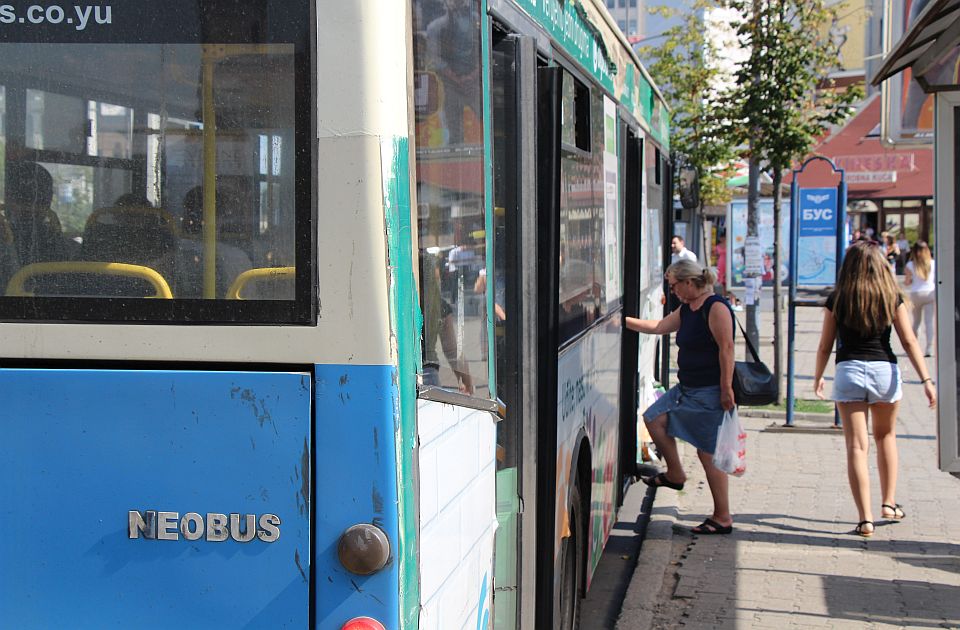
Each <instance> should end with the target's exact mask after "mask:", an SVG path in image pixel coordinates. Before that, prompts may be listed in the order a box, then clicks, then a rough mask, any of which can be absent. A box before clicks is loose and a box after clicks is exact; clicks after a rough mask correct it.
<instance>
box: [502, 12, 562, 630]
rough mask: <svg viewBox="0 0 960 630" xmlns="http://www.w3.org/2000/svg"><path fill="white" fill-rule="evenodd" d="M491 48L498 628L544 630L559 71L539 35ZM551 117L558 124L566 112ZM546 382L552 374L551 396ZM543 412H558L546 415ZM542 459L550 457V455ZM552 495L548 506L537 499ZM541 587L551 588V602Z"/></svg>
mask: <svg viewBox="0 0 960 630" xmlns="http://www.w3.org/2000/svg"><path fill="white" fill-rule="evenodd" d="M491 41H492V46H491V57H492V59H491V83H492V86H491V88H492V89H491V95H492V107H491V111H492V129H493V134H492V135H493V171H494V173H493V199H494V202H493V206H494V219H493V220H494V239H493V250H494V256H493V269H494V271H493V273H492V274H490V275H491V277H492V283H491V286H492V291H491V294H492V295H491V297H490V298H489V299H491V300H492V302H493V305H492V308H491V309H490V312H492V313H493V314H494V316H493V318H492V319H493V323H494V339H495V346H496V362H497V364H496V365H497V369H496V373H497V393H498V397H499V398H500V400H501V401H502V402H503V403H504V405H505V408H506V414H505V419H504V421H503V422H501V423H500V424H499V425H498V427H497V450H498V456H497V467H498V472H497V518H498V521H499V527H498V529H497V538H496V569H495V579H494V582H495V586H494V615H495V617H494V626H495V627H496V628H498V629H511V628H526V627H540V620H541V616H540V615H541V614H542V613H541V610H540V607H538V606H537V602H546V604H547V606H548V608H547V613H548V614H552V607H551V606H552V593H553V591H552V584H553V579H552V567H553V556H552V550H553V525H552V522H553V521H552V518H551V519H550V522H549V523H544V522H543V521H542V519H541V518H540V516H541V515H546V517H548V518H549V517H551V515H552V510H553V503H552V502H553V497H554V495H555V483H553V481H552V476H553V472H552V470H553V468H552V467H551V468H550V469H549V470H545V469H543V468H542V466H543V465H544V463H546V464H553V462H554V455H553V451H554V449H555V446H554V445H555V443H556V428H555V427H554V430H553V432H552V433H549V432H548V433H547V434H546V435H542V433H541V425H543V424H546V425H547V427H546V428H547V429H549V425H550V424H551V423H552V422H553V418H554V417H555V413H554V411H553V410H554V409H555V407H556V384H555V380H556V348H557V344H556V340H555V339H554V340H553V342H552V343H551V342H550V341H549V340H547V341H544V338H545V335H549V334H551V333H554V332H555V326H550V325H549V322H550V321H555V309H556V305H555V300H552V299H544V296H553V295H555V292H551V291H549V290H546V291H545V290H544V289H543V282H544V279H545V275H544V273H543V269H542V267H541V266H540V265H539V264H538V262H539V261H540V260H541V259H542V258H543V257H542V256H541V254H540V249H539V248H540V247H541V246H542V245H541V243H542V242H543V240H544V239H543V237H542V232H541V226H540V225H539V223H538V220H539V219H538V212H537V205H538V199H539V198H542V195H543V193H541V189H540V186H539V185H538V182H539V181H540V179H541V171H542V170H543V167H542V164H540V163H539V162H540V160H539V159H538V155H539V153H540V149H539V146H538V145H539V143H540V142H541V141H542V140H541V139H540V138H538V135H537V134H538V132H537V130H538V118H539V117H541V116H542V113H541V112H539V111H538V103H539V102H540V99H541V95H540V94H538V91H539V89H540V86H542V85H543V83H544V80H543V79H542V77H541V78H540V79H538V73H544V72H546V73H548V74H551V73H552V74H556V71H555V70H553V71H551V70H543V69H538V65H539V62H538V59H537V49H536V42H535V40H534V38H532V37H527V36H523V35H517V34H513V33H509V32H508V31H507V29H506V28H501V27H500V26H499V25H496V24H495V25H494V27H493V33H492V39H491ZM548 93H553V92H551V90H548ZM555 93H556V94H559V92H558V91H557V92H555ZM551 115H552V116H554V120H555V121H556V124H559V105H557V109H556V111H554V112H552V113H551ZM544 126H545V127H546V128H555V127H556V125H555V124H549V125H544ZM558 140H559V139H558ZM548 172H549V169H548ZM552 181H553V182H554V184H555V182H556V180H555V179H553V180H552ZM554 184H551V185H548V186H546V190H548V191H549V190H552V189H553V188H554ZM545 240H546V241H547V242H549V243H553V242H555V240H554V239H550V238H547V239H545ZM546 259H547V260H552V259H553V258H551V257H550V256H549V255H548V256H547V258H546ZM553 273H554V274H555V273H556V270H555V268H554V270H553ZM548 275H549V274H548ZM554 286H555V285H554ZM551 309H552V310H551ZM551 313H554V315H551ZM541 374H547V375H549V374H553V379H554V380H553V385H552V388H551V386H550V385H549V383H546V382H544V381H543V380H541V379H542V377H541ZM547 392H549V393H547ZM542 409H546V410H547V411H548V412H550V413H548V414H547V415H544V414H543V413H541V410H542ZM544 449H546V450H544ZM544 452H546V453H547V454H548V455H549V456H547V457H544V456H542V454H543V453H544ZM544 497H546V498H547V499H548V500H543V501H540V500H538V498H539V499H543V498H544ZM542 510H543V511H542ZM535 550H536V551H537V554H534V551H535ZM541 552H542V553H544V554H549V555H544V556H541V555H540V553H541ZM545 569H546V570H548V571H549V573H546V574H545V573H544V570H545ZM541 580H544V581H543V582H542V583H543V584H546V585H547V586H548V590H546V591H545V592H544V596H543V597H541V596H540V595H541V593H540V590H539V588H540V585H541ZM544 597H545V598H544ZM548 625H549V624H548ZM545 627H547V626H545Z"/></svg>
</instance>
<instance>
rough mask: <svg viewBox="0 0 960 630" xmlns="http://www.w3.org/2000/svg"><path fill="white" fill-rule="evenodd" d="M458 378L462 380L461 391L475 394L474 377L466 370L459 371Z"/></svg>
mask: <svg viewBox="0 0 960 630" xmlns="http://www.w3.org/2000/svg"><path fill="white" fill-rule="evenodd" d="M456 374H457V380H458V381H460V393H461V394H467V395H468V396H472V395H473V379H472V378H470V375H469V374H467V373H465V372H457V373H456Z"/></svg>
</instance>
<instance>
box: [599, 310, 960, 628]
mask: <svg viewBox="0 0 960 630" xmlns="http://www.w3.org/2000/svg"><path fill="white" fill-rule="evenodd" d="M740 315H742V314H740ZM797 316H798V326H797V346H796V347H797V350H796V353H795V360H796V366H797V377H796V380H795V382H796V395H797V397H800V398H813V397H814V395H813V372H814V361H815V354H816V345H817V341H818V339H819V332H820V324H821V322H822V310H821V309H819V308H802V309H798V313H797ZM741 321H742V320H741ZM784 324H786V317H784ZM771 329H772V313H770V312H769V311H768V312H765V313H763V314H762V321H761V331H763V333H764V334H762V335H761V345H762V346H763V349H762V351H761V354H762V355H765V356H762V358H763V360H764V361H765V362H767V364H768V365H771V366H772V349H771V347H770V344H769V342H768V341H769V338H770V334H769V332H768V331H770V330H771ZM738 338H739V334H738ZM893 338H894V349H895V351H897V352H898V355H899V362H900V367H901V370H902V372H903V379H904V388H903V394H904V397H903V402H902V403H901V407H900V416H899V420H898V426H897V444H898V448H899V455H900V475H899V484H898V492H897V501H898V502H900V503H902V504H903V506H904V509H905V510H906V513H907V516H906V518H904V519H903V521H901V522H887V521H883V520H877V521H876V524H877V527H876V533H875V534H874V536H873V537H872V538H870V539H863V538H860V537H859V536H856V535H855V534H853V533H852V532H853V528H854V526H855V525H856V522H857V520H858V519H857V512H856V507H855V506H854V503H853V497H852V495H851V493H850V488H849V485H848V482H847V475H846V456H845V449H844V442H843V435H842V433H841V431H840V430H835V429H830V428H829V424H830V423H829V422H827V423H821V424H820V426H821V427H822V428H823V430H822V431H819V432H795V433H789V432H783V430H781V431H779V432H774V431H770V430H767V429H768V428H769V427H770V426H771V425H772V424H773V425H774V426H776V427H777V428H780V425H782V421H781V420H772V419H769V418H751V417H744V418H743V422H744V426H745V428H746V430H747V472H746V474H745V475H744V476H743V477H741V478H739V479H734V478H731V480H730V481H731V483H730V495H731V504H732V506H733V511H734V520H735V526H734V532H733V534H732V535H730V536H694V535H692V534H691V533H690V528H691V527H693V526H695V525H697V524H698V523H700V522H701V521H702V520H703V519H704V518H705V517H706V516H709V515H710V513H711V511H712V501H711V498H710V492H709V489H708V487H707V484H706V480H705V479H704V476H703V469H702V468H701V467H700V464H699V461H698V460H697V458H696V453H695V451H694V449H693V448H692V447H689V446H687V445H684V446H683V447H682V454H683V458H684V465H685V468H686V470H687V475H688V480H687V484H686V488H685V489H684V490H683V491H682V492H674V491H671V490H669V489H665V488H661V489H659V490H657V491H656V492H655V497H654V500H653V508H652V511H651V517H650V522H649V524H648V526H647V530H646V537H645V538H644V540H643V543H642V546H641V549H640V553H639V558H638V560H637V566H636V569H635V571H634V574H633V577H632V580H631V582H630V585H629V586H628V588H627V592H626V596H625V598H624V603H623V607H622V609H621V612H620V616H619V619H618V621H617V624H616V628H617V629H618V630H635V629H641V628H643V629H646V628H678V627H685V628H729V629H737V630H740V629H744V628H777V629H779V628H838V629H839V628H904V627H906V628H940V627H943V628H958V627H960V539H958V537H960V480H958V479H956V478H954V477H952V476H951V475H949V474H947V473H943V472H940V471H939V470H938V469H937V453H936V448H937V441H936V434H937V428H936V412H934V411H932V410H930V409H928V408H927V403H926V398H925V397H924V395H923V388H922V387H921V385H920V383H919V377H918V376H917V374H916V372H915V371H914V369H913V367H912V365H910V362H909V360H908V359H907V358H906V355H904V354H903V351H902V349H901V348H900V347H899V343H898V341H897V340H896V334H894V335H893ZM741 346H742V343H738V356H739V352H740V350H739V348H740V347H741ZM784 350H786V349H785V348H784ZM927 361H928V365H929V366H930V369H931V373H932V374H934V376H935V373H934V372H933V370H934V365H933V360H932V359H927ZM784 365H786V362H784ZM832 375H833V359H832V358H831V361H830V365H829V366H828V369H827V376H828V378H830V379H832ZM830 386H831V383H830V382H828V383H827V387H828V392H829V388H830ZM798 424H800V425H802V424H804V422H803V421H799V420H798ZM806 424H809V423H806ZM824 424H826V425H827V426H826V427H824ZM875 453H876V450H875V448H874V445H873V444H871V452H870V471H871V480H872V484H871V498H872V502H873V504H874V505H873V509H874V517H875V518H876V519H879V518H880V489H879V483H878V481H877V472H876V460H875ZM645 490H646V488H645V486H643V485H641V484H637V485H635V486H634V487H633V488H632V489H631V492H644V491H645ZM650 492H651V493H652V491H650Z"/></svg>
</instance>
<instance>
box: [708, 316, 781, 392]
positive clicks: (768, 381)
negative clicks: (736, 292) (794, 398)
mask: <svg viewBox="0 0 960 630" xmlns="http://www.w3.org/2000/svg"><path fill="white" fill-rule="evenodd" d="M723 304H724V305H725V306H726V307H727V309H728V310H729V311H730V317H732V318H733V320H734V321H735V322H737V326H739V327H740V332H741V333H742V334H743V340H744V341H746V342H747V349H748V350H749V351H750V356H752V357H753V363H751V362H749V361H735V362H734V364H733V397H734V400H735V401H736V403H737V404H738V405H747V406H753V407H756V406H761V405H771V404H773V403H775V402H777V395H778V394H779V393H780V386H779V383H777V379H776V378H774V376H773V374H772V373H771V372H770V368H768V367H767V366H766V364H765V363H764V362H763V361H761V360H760V355H759V354H757V349H756V348H754V347H753V344H752V343H751V342H750V337H749V336H748V335H747V332H746V331H745V330H744V329H743V324H741V323H740V320H739V319H737V316H736V315H734V313H733V309H731V308H730V306H729V305H728V304H727V303H726V301H724V302H723ZM701 308H702V307H701ZM707 310H709V309H707ZM707 315H708V313H707V312H704V313H703V323H704V324H706V326H707V332H709V333H710V336H711V337H713V331H711V330H710V322H709V321H708V318H707ZM714 341H716V339H714Z"/></svg>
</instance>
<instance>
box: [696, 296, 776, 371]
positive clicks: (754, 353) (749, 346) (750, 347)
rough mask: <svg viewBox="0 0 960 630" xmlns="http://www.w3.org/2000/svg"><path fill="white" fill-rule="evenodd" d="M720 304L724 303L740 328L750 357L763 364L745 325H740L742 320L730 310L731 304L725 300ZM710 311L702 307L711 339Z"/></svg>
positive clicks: (721, 299)
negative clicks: (708, 316) (744, 327)
mask: <svg viewBox="0 0 960 630" xmlns="http://www.w3.org/2000/svg"><path fill="white" fill-rule="evenodd" d="M720 302H722V303H723V304H724V306H726V307H727V310H728V311H729V312H730V317H732V318H733V321H735V322H737V326H739V327H740V332H741V333H742V334H743V340H744V341H746V342H747V350H749V351H750V355H751V356H752V357H753V362H754V363H762V361H761V360H760V355H759V354H757V349H756V348H754V347H753V343H752V342H751V341H750V335H748V334H747V331H745V330H744V329H743V324H741V323H740V320H739V319H738V318H737V316H736V314H734V312H733V309H732V308H730V304H729V303H728V302H727V301H726V300H724V299H723V298H720ZM715 303H716V300H714V301H713V302H711V303H710V306H711V307H712V306H713V305H714V304H715ZM709 310H710V309H706V310H704V308H703V306H701V307H700V311H701V317H703V323H704V324H706V326H707V332H708V333H710V336H711V337H713V331H712V330H710V321H709V319H708V318H707V315H708V313H707V311H709ZM714 342H716V339H714Z"/></svg>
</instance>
